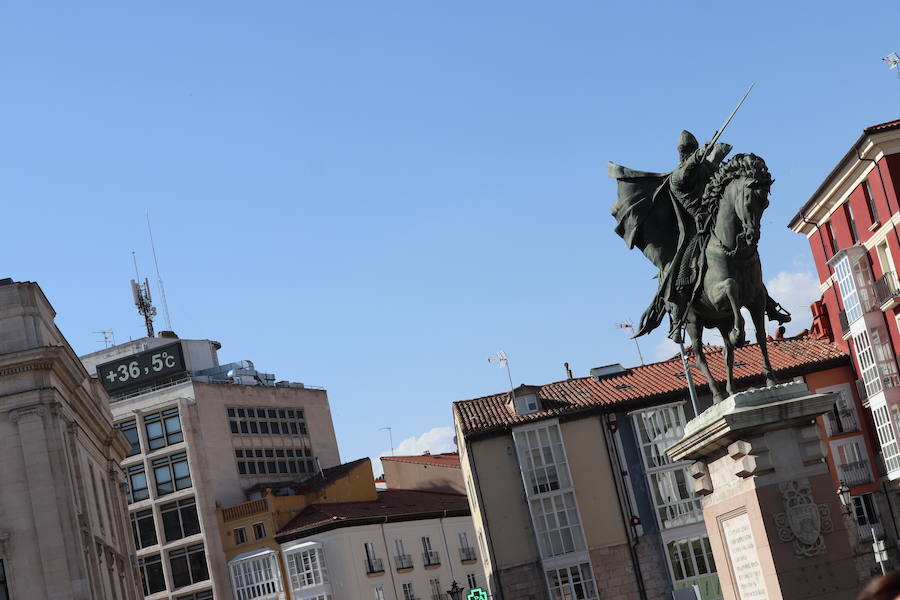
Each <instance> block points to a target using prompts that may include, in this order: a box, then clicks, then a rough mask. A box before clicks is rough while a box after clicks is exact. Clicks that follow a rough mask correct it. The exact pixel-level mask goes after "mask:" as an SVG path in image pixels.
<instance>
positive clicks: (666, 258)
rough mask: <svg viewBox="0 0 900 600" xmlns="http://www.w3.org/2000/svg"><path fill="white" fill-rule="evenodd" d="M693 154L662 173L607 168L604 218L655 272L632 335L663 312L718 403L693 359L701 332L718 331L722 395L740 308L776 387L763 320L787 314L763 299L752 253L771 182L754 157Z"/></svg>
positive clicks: (713, 386) (704, 366) (701, 360)
mask: <svg viewBox="0 0 900 600" xmlns="http://www.w3.org/2000/svg"><path fill="white" fill-rule="evenodd" d="M684 134H688V132H684V133H683V134H682V135H683V136H684ZM688 135H689V134H688ZM691 137H693V136H691ZM683 139H684V138H683ZM694 148H695V149H694V150H692V153H690V154H685V155H684V156H683V157H682V161H681V163H680V164H679V166H678V168H676V170H675V171H673V172H672V173H646V172H641V171H633V170H630V169H625V168H624V167H620V166H618V165H614V164H612V163H611V164H610V176H612V177H615V178H616V179H617V180H618V181H619V189H618V200H617V201H616V204H615V205H614V206H613V215H614V217H615V218H616V220H617V221H618V227H617V228H616V231H617V233H619V234H620V235H621V236H622V237H623V239H625V241H626V243H627V244H628V245H629V247H634V246H638V247H639V248H640V249H641V250H642V251H643V252H644V254H645V255H646V256H647V258H648V259H650V260H651V261H652V262H653V263H654V264H655V265H656V266H657V267H658V268H659V270H660V271H659V275H658V277H659V291H658V292H657V294H656V297H655V298H654V301H653V303H651V305H650V308H648V309H647V311H646V312H645V313H644V317H643V318H642V319H641V328H640V330H639V331H638V332H637V334H636V336H637V335H643V334H646V333H649V332H650V331H652V330H653V329H655V328H656V327H657V326H658V325H659V324H660V321H661V319H662V316H663V314H665V313H668V314H669V316H670V318H671V320H672V322H673V333H672V334H670V337H672V338H673V339H675V340H676V341H678V342H680V341H681V331H680V330H681V328H682V327H683V328H684V330H685V331H686V332H687V333H688V335H690V337H691V342H692V345H693V349H694V353H695V355H696V361H697V365H698V366H699V368H700V370H701V371H702V372H703V374H704V375H705V376H706V380H707V381H708V382H709V388H710V392H711V393H712V395H713V401H714V402H720V401H721V400H722V399H723V398H724V396H723V394H722V391H721V389H720V387H719V384H718V383H717V382H716V380H715V378H714V377H713V376H712V373H711V372H710V370H709V364H708V363H707V361H706V356H705V355H704V353H703V329H713V328H715V329H718V330H719V331H720V332H721V334H722V340H723V342H724V349H723V354H724V359H725V365H726V373H727V376H726V385H725V390H726V392H727V394H728V395H731V394H733V393H734V391H735V390H734V349H735V348H738V347H741V346H742V345H744V344H745V343H746V332H745V323H744V318H743V316H742V315H741V309H744V308H746V309H747V311H748V312H749V313H750V316H751V319H752V321H753V325H754V327H755V329H756V341H757V342H758V343H759V348H760V351H761V353H762V361H763V375H764V376H765V378H766V384H767V385H774V384H775V383H776V381H775V377H774V375H773V372H772V366H771V363H770V362H769V354H768V349H767V347H766V330H765V317H766V315H767V314H768V315H769V318H770V319H775V320H778V321H779V322H785V321H788V320H790V315H789V314H788V313H786V312H785V311H783V310H782V309H781V307H780V305H778V303H777V302H775V301H774V300H772V299H771V298H770V297H769V294H768V291H767V290H766V286H765V284H764V283H763V279H762V267H761V265H760V260H759V252H758V249H757V244H758V243H759V238H760V221H761V217H762V214H763V212H764V211H765V210H766V208H767V207H768V205H769V191H770V188H771V185H772V183H773V179H772V177H771V175H770V174H769V170H768V168H767V167H766V163H765V161H764V160H763V159H762V158H760V157H759V156H756V155H755V154H737V155H735V156H734V157H733V158H731V159H730V160H728V161H727V162H725V163H723V164H721V166H719V165H718V160H719V159H717V160H716V161H715V162H711V161H710V160H709V159H708V158H707V157H708V156H709V154H710V152H709V148H708V147H706V146H704V147H703V148H696V146H694ZM729 149H730V147H729ZM726 154H727V152H726ZM700 167H702V169H700ZM687 169H693V171H692V172H687ZM686 172H687V173H688V175H689V176H692V177H693V180H692V181H693V184H692V185H693V188H691V187H688V186H683V185H682V186H681V187H676V184H675V183H674V182H683V181H685V180H686V179H688V177H686V176H685V173H686ZM698 172H699V173H701V175H702V176H701V177H698V176H697V175H696V174H697V173H698Z"/></svg>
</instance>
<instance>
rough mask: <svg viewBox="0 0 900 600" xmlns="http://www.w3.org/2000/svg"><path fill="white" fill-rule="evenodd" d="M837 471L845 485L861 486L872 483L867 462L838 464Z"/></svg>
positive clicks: (870, 470) (870, 471)
mask: <svg viewBox="0 0 900 600" xmlns="http://www.w3.org/2000/svg"><path fill="white" fill-rule="evenodd" d="M838 470H839V471H840V472H841V481H843V482H844V483H846V484H847V485H862V484H863V483H869V482H870V481H872V469H871V468H870V467H869V461H867V460H858V461H855V462H849V463H843V464H839V465H838Z"/></svg>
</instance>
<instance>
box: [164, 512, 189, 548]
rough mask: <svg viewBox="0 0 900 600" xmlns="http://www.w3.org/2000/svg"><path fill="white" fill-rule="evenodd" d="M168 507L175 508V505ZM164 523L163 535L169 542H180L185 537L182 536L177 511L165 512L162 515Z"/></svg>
mask: <svg viewBox="0 0 900 600" xmlns="http://www.w3.org/2000/svg"><path fill="white" fill-rule="evenodd" d="M166 506H175V505H174V504H168V505H166ZM162 522H163V535H165V536H166V541H167V542H174V541H175V540H180V539H181V538H182V537H184V536H183V535H182V534H181V521H180V519H179V518H178V511H177V510H165V509H164V510H163V513H162Z"/></svg>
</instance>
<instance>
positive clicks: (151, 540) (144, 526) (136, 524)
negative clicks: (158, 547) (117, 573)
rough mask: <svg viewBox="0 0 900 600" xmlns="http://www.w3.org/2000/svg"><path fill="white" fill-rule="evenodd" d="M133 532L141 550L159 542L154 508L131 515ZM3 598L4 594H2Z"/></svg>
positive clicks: (136, 545)
mask: <svg viewBox="0 0 900 600" xmlns="http://www.w3.org/2000/svg"><path fill="white" fill-rule="evenodd" d="M129 517H130V519H131V532H132V534H134V547H135V548H137V549H138V550H140V549H141V548H146V547H147V546H152V545H154V544H156V543H157V540H156V527H155V526H154V525H153V510H152V509H149V508H148V509H147V510H139V511H137V512H133V513H131V514H130V515H129ZM0 598H2V596H0Z"/></svg>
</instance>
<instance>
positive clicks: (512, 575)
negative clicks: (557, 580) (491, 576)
mask: <svg viewBox="0 0 900 600" xmlns="http://www.w3.org/2000/svg"><path fill="white" fill-rule="evenodd" d="M497 576H498V579H499V584H500V590H501V593H502V594H503V600H546V599H547V587H546V586H545V585H544V574H543V572H542V571H541V562H540V561H534V562H530V563H525V564H522V565H517V566H515V567H509V568H507V569H502V570H501V571H499V572H498V573H497Z"/></svg>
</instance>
